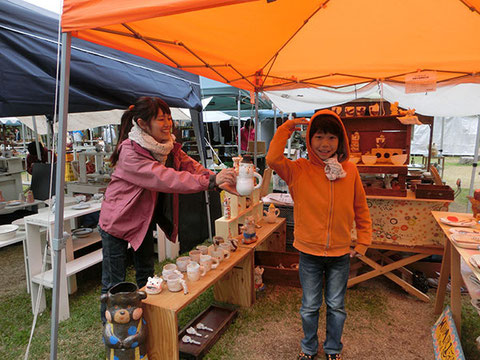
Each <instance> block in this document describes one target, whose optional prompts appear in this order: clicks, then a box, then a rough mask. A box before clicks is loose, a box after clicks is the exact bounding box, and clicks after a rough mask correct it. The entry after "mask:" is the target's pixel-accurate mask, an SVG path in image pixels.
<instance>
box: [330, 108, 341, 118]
mask: <svg viewBox="0 0 480 360" xmlns="http://www.w3.org/2000/svg"><path fill="white" fill-rule="evenodd" d="M332 111H333V112H334V113H335V114H337V115H339V116H340V114H341V113H342V107H341V106H333V107H332Z"/></svg>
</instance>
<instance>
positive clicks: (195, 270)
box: [187, 261, 207, 281]
mask: <svg viewBox="0 0 480 360" xmlns="http://www.w3.org/2000/svg"><path fill="white" fill-rule="evenodd" d="M206 273H207V272H206V270H205V268H204V267H203V266H201V265H199V264H198V263H197V262H195V261H192V262H191V263H190V264H188V265H187V277H188V280H190V281H198V280H199V279H200V276H205V274H206Z"/></svg>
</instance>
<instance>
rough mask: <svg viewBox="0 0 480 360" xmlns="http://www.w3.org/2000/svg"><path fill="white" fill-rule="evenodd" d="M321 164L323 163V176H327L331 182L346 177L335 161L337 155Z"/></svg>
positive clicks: (340, 166) (340, 165)
mask: <svg viewBox="0 0 480 360" xmlns="http://www.w3.org/2000/svg"><path fill="white" fill-rule="evenodd" d="M323 162H324V163H325V175H327V178H328V180H330V181H333V180H337V179H341V178H344V177H345V176H347V173H346V172H345V170H343V167H342V164H340V163H339V162H338V160H337V154H335V155H333V156H332V157H331V158H328V159H327V160H324V161H323Z"/></svg>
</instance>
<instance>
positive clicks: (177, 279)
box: [165, 273, 186, 292]
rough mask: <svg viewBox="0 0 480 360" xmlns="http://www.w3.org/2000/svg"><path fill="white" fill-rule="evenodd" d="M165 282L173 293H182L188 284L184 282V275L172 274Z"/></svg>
mask: <svg viewBox="0 0 480 360" xmlns="http://www.w3.org/2000/svg"><path fill="white" fill-rule="evenodd" d="M165 280H166V281H167V288H168V290H170V291H171V292H177V291H180V290H182V289H184V290H185V288H186V283H185V280H183V276H182V275H179V274H176V273H172V274H169V275H167V276H166V277H165Z"/></svg>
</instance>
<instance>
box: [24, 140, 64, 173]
mask: <svg viewBox="0 0 480 360" xmlns="http://www.w3.org/2000/svg"><path fill="white" fill-rule="evenodd" d="M38 146H39V147H40V154H41V155H40V156H38V155H37V147H36V145H35V141H32V142H31V143H29V144H28V145H27V150H28V155H27V172H28V173H29V174H30V175H32V167H33V164H34V163H44V164H45V163H48V162H49V157H51V156H52V155H51V151H49V150H47V149H46V148H45V147H44V146H43V144H42V143H41V142H39V143H38ZM50 160H51V159H50ZM56 161H57V156H56V155H55V156H54V159H53V162H56Z"/></svg>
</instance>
